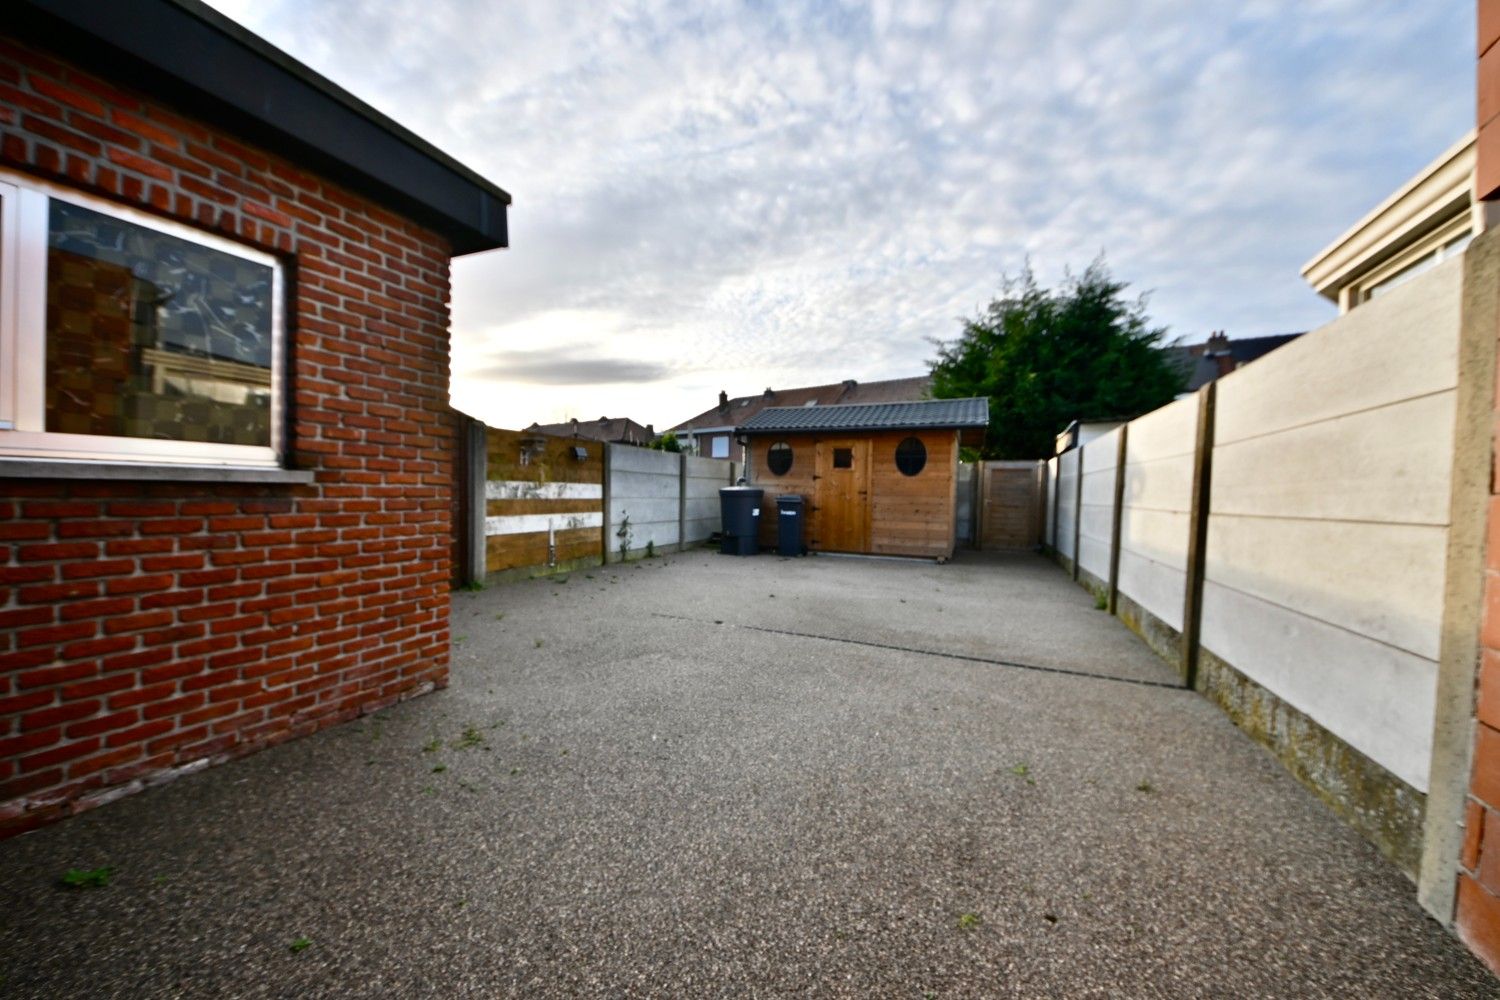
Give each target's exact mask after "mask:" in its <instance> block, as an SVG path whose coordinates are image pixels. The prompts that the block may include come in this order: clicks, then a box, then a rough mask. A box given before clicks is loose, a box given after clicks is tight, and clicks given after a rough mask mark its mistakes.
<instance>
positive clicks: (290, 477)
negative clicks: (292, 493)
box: [0, 458, 317, 486]
mask: <svg viewBox="0 0 1500 1000" xmlns="http://www.w3.org/2000/svg"><path fill="white" fill-rule="evenodd" d="M0 479H94V480H109V481H112V482H164V483H279V484H287V485H293V486H297V485H305V484H311V483H314V482H316V481H317V478H316V474H315V473H314V472H312V471H311V470H308V469H266V468H248V467H245V466H226V465H168V464H162V465H147V464H145V463H140V464H137V463H133V462H66V461H56V460H52V459H44V458H0Z"/></svg>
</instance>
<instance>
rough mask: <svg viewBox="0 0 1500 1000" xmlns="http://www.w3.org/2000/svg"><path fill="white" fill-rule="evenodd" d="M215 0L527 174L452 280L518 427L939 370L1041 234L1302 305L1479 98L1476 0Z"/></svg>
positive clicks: (1123, 269) (1048, 250)
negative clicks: (1331, 251)
mask: <svg viewBox="0 0 1500 1000" xmlns="http://www.w3.org/2000/svg"><path fill="white" fill-rule="evenodd" d="M221 6H223V7H225V8H226V9H227V10H228V12H229V13H231V14H232V15H233V16H235V17H236V18H238V19H239V20H241V21H242V22H244V23H245V24H246V25H247V26H249V27H250V28H252V29H253V30H255V31H257V32H259V33H260V34H262V35H264V36H266V37H267V38H268V39H269V40H271V41H272V42H273V43H275V44H277V45H280V46H282V47H283V48H285V49H287V50H288V51H289V52H291V53H292V54H293V55H295V56H297V57H298V58H301V59H303V60H304V61H306V62H308V63H309V64H311V65H312V66H313V67H314V68H316V69H318V70H320V71H321V72H324V73H326V74H327V75H329V76H330V77H332V78H333V79H334V80H336V81H338V82H339V83H341V84H343V85H344V86H346V87H348V88H349V89H350V90H352V91H353V92H355V93H356V94H358V95H360V96H361V97H363V98H365V99H366V100H368V101H370V102H371V103H372V104H374V105H376V106H377V107H380V108H381V109H382V110H384V111H386V112H388V113H390V114H391V115H393V116H394V117H396V118H397V119H398V120H400V121H402V122H403V123H405V124H407V125H408V126H410V127H412V128H413V129H414V130H415V131H417V132H419V133H421V134H423V135H424V136H426V137H428V138H430V139H432V140H433V141H434V142H436V143H437V144H439V145H440V146H442V147H443V148H445V149H447V150H449V151H450V152H452V153H454V154H455V155H456V156H458V157H459V158H460V159H463V160H464V161H466V162H468V163H470V164H471V165H473V166H474V167H476V168H477V169H479V170H480V171H482V172H483V173H485V174H486V175H487V176H490V177H493V178H494V179H495V180H496V181H497V182H499V183H500V184H501V185H502V186H504V187H505V188H506V189H507V190H509V191H511V193H512V194H513V195H514V196H515V205H514V206H513V208H512V211H511V232H512V249H510V250H507V251H504V252H500V253H493V254H485V255H480V256H477V257H474V258H468V259H460V260H459V261H458V262H456V264H455V270H454V325H455V368H456V370H458V371H460V373H461V374H460V375H459V376H458V377H457V378H456V381H455V387H454V398H455V402H457V403H458V404H459V405H461V406H465V407H474V408H476V412H477V413H478V415H480V416H482V417H484V418H486V419H488V420H491V421H493V422H497V423H504V424H510V425H513V426H519V425H522V424H526V423H529V422H531V421H532V420H548V419H556V418H560V417H565V416H580V417H594V416H598V415H599V412H596V411H602V412H608V413H609V414H610V415H629V416H632V417H635V418H636V419H638V420H641V421H642V422H648V421H649V422H654V423H656V424H657V425H658V426H664V425H666V424H670V423H673V422H676V421H677V420H680V419H684V418H686V417H688V416H690V415H692V414H694V413H697V412H699V411H700V410H702V409H705V408H707V407H708V406H709V405H711V404H712V403H713V401H714V399H715V398H716V396H717V391H718V389H719V388H720V387H721V386H722V387H723V388H725V389H727V390H729V392H730V393H731V394H739V393H749V392H755V391H759V390H760V389H761V388H763V387H764V386H765V385H766V384H772V385H793V384H803V383H809V382H823V381H836V380H838V379H842V378H846V377H853V378H859V379H861V380H870V379H874V378H879V377H886V376H897V375H904V374H912V373H915V372H919V371H921V370H923V367H924V366H923V362H924V360H925V359H926V358H927V357H928V356H929V354H930V349H929V347H928V345H927V343H926V340H925V338H927V337H931V336H939V337H946V336H951V335H953V334H954V332H955V331H956V329H957V324H956V319H957V318H958V317H960V316H962V315H967V314H969V313H971V312H972V311H973V310H974V309H975V308H977V307H978V306H980V305H981V304H982V303H983V302H985V301H986V300H987V299H988V297H989V296H990V294H991V293H992V292H993V291H994V290H995V288H996V287H997V283H998V277H999V275H1000V273H1001V271H1002V270H1006V269H1009V270H1014V269H1016V268H1017V267H1018V266H1020V264H1021V263H1022V262H1023V261H1024V260H1025V259H1026V257H1027V256H1030V258H1031V259H1032V261H1033V263H1034V264H1035V266H1036V268H1037V271H1038V273H1039V275H1040V276H1041V277H1042V279H1043V280H1044V281H1048V280H1055V279H1056V278H1057V277H1058V276H1059V275H1060V274H1061V272H1062V269H1063V268H1064V266H1068V265H1071V266H1073V267H1074V268H1078V267H1082V266H1083V265H1084V264H1086V263H1087V262H1088V261H1089V260H1090V259H1091V258H1092V257H1094V256H1095V254H1097V253H1098V252H1099V251H1100V250H1104V251H1106V252H1107V253H1108V257H1109V261H1110V264H1111V266H1112V267H1113V269H1114V270H1115V272H1116V274H1117V276H1119V277H1120V278H1122V279H1124V280H1127V281H1130V282H1131V283H1132V285H1133V287H1134V288H1135V289H1136V290H1150V291H1152V292H1153V295H1152V299H1151V311H1152V314H1153V316H1154V317H1155V318H1156V319H1157V320H1158V321H1160V322H1163V323H1165V324H1167V325H1168V326H1169V327H1170V328H1171V330H1172V332H1173V334H1181V335H1184V336H1186V337H1188V338H1189V339H1195V338H1199V337H1201V336H1203V335H1204V334H1205V333H1207V332H1208V331H1209V330H1211V329H1219V328H1223V329H1227V330H1228V331H1230V333H1231V334H1236V335H1252V334H1258V333H1270V332H1279V331H1284V330H1289V329H1300V328H1306V327H1308V326H1311V325H1315V324H1317V323H1320V322H1322V321H1324V320H1325V319H1326V318H1328V316H1329V315H1330V312H1331V310H1330V309H1329V308H1328V307H1327V306H1326V305H1325V304H1324V303H1322V302H1321V300H1319V299H1317V297H1316V296H1314V295H1313V293H1312V292H1311V291H1309V290H1308V289H1307V288H1306V286H1305V285H1304V284H1303V283H1302V282H1301V280H1300V278H1299V277H1298V269H1299V267H1300V265H1301V264H1302V263H1303V262H1304V261H1305V260H1306V259H1307V258H1308V257H1309V256H1311V255H1312V254H1313V253H1314V252H1316V251H1317V250H1318V249H1319V248H1320V247H1321V246H1323V245H1324V244H1325V243H1327V242H1328V241H1329V240H1330V239H1332V238H1333V237H1334V236H1336V235H1337V234H1338V233H1339V232H1340V231H1342V230H1343V229H1344V228H1345V227H1346V226H1347V225H1348V224H1349V223H1351V222H1352V221H1353V220H1354V219H1355V218H1357V217H1358V216H1359V215H1361V214H1362V213H1363V212H1364V211H1365V210H1366V209H1368V208H1369V207H1370V206H1372V205H1373V204H1375V203H1376V202H1377V201H1379V200H1380V199H1381V198H1382V197H1384V196H1385V195H1386V194H1387V193H1388V192H1389V191H1391V190H1392V189H1394V188H1395V187H1396V186H1397V185H1398V184H1400V183H1401V182H1402V181H1403V180H1405V179H1406V178H1407V177H1408V176H1409V175H1411V174H1412V173H1414V172H1415V171H1416V170H1417V169H1418V168H1420V167H1421V166H1422V165H1423V164H1424V163H1425V162H1427V161H1428V160H1429V159H1431V158H1432V157H1433V156H1435V155H1436V154H1437V153H1439V152H1440V151H1442V150H1443V149H1444V148H1446V147H1447V146H1448V145H1449V144H1450V143H1451V142H1452V141H1453V140H1454V139H1455V138H1457V137H1458V136H1459V135H1460V134H1462V133H1463V131H1465V129H1466V128H1467V127H1468V126H1469V124H1470V122H1471V120H1472V118H1473V110H1472V100H1473V98H1472V72H1473V58H1472V48H1473V27H1472V24H1471V23H1470V21H1471V19H1472V11H1471V10H1470V9H1469V8H1467V7H1465V6H1464V5H1461V4H1460V5H1449V4H1404V3H1399V2H1395V0H1361V2H1356V0H1321V2H1305V3H1291V2H1285V3H1274V2H1269V0H1267V2H1258V3H1255V4H1253V5H1251V4H1245V5H1229V4H1203V3H1198V2H1194V0H1154V2H1143V3H1138V4H1130V5H1121V4H1118V3H1114V2H1105V0H1075V2H1072V3H1067V4H1059V3H1055V2H1048V0H1025V2H1022V0H1017V2H1015V3H1007V4H996V3H992V2H985V0H974V2H962V3H957V2H956V3H925V4H913V3H882V4H877V5H875V6H874V7H873V9H867V8H866V7H865V6H863V5H860V4H855V3H852V2H851V3H846V4H840V3H837V2H822V3H811V2H809V3H806V4H791V3H788V4H764V3H760V4H739V3H729V2H691V3H690V2H674V0H636V2H633V3H630V4H624V5H609V6H606V7H601V8H598V9H596V10H595V11H594V12H592V13H588V12H584V13H580V8H579V7H578V6H576V5H570V4H557V3H550V2H546V0H517V2H512V3H505V4H494V3H483V2H479V0H427V2H424V3H422V4H421V5H417V4H413V3H410V2H398V0H368V2H366V3H364V4H360V5H350V4H345V3H335V2H333V0H296V2H295V3H294V2H292V0H284V2H282V3H279V4H277V3H270V4H267V3H260V4H249V3H246V2H244V0H237V2H232V3H231V2H230V0H225V2H224V3H222V4H221ZM543 355H545V357H546V358H551V359H554V360H556V359H562V360H563V361H566V364H563V365H562V367H560V368H549V367H547V365H548V364H551V362H550V361H548V362H546V363H544V359H543ZM575 357H576V358H577V360H576V361H574V360H572V359H573V358H575ZM486 358H489V359H491V360H492V361H494V362H496V363H498V364H501V365H502V367H501V368H500V369H499V371H500V372H501V373H502V374H499V375H496V374H494V372H495V371H496V367H495V364H494V363H489V362H487V361H486V360H485V359H486ZM526 359H529V360H527V364H531V363H535V364H536V365H540V367H534V368H532V369H527V370H525V371H523V370H521V369H523V368H525V365H524V364H522V363H521V362H522V360H526ZM507 361H508V362H509V363H510V364H511V365H512V367H513V368H515V369H517V371H516V377H514V378H506V377H504V376H503V372H504V370H505V369H504V367H503V364H504V363H506V362H507ZM585 362H591V363H593V366H592V367H591V366H590V364H589V363H585ZM563 371H566V372H570V373H572V374H568V375H566V376H563V375H560V374H558V373H560V372H563ZM465 372H489V373H491V374H490V375H488V376H487V377H485V378H484V379H477V378H473V377H471V376H469V375H466V374H463V373H465ZM547 372H551V373H552V375H551V376H548V377H552V378H554V381H553V382H551V383H545V382H538V381H536V379H537V378H538V377H539V374H538V373H542V374H543V375H545V374H546V373H547ZM590 372H593V373H595V374H598V375H600V376H601V377H607V378H608V379H614V378H618V377H620V376H621V375H622V373H623V374H624V375H627V376H631V377H632V380H631V381H625V382H620V381H609V380H606V381H601V382H599V383H597V384H588V385H579V384H571V383H568V382H566V381H565V382H563V383H558V382H557V381H555V379H556V378H565V380H566V379H573V378H576V377H580V376H581V375H587V374H589V373H590ZM528 379H529V380H530V381H528Z"/></svg>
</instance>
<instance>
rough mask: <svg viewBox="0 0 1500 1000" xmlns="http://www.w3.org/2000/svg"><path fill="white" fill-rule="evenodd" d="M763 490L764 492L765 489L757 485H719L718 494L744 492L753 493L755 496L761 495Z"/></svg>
mask: <svg viewBox="0 0 1500 1000" xmlns="http://www.w3.org/2000/svg"><path fill="white" fill-rule="evenodd" d="M765 492H766V491H765V490H763V489H761V488H760V487H758V486H720V487H719V495H720V496H723V495H724V494H725V493H730V494H734V493H744V494H746V495H749V494H751V493H754V494H755V495H756V496H762V495H763V494H764V493H765Z"/></svg>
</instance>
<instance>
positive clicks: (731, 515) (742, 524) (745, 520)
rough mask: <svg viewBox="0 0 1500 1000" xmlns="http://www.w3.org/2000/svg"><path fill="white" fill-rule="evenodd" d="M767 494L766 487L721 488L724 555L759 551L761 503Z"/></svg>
mask: <svg viewBox="0 0 1500 1000" xmlns="http://www.w3.org/2000/svg"><path fill="white" fill-rule="evenodd" d="M765 495H766V494H765V490H758V489H756V488H754V487H753V486H725V487H722V488H721V489H720V490H719V514H720V517H721V519H722V521H723V530H722V531H721V532H720V539H721V540H720V542H719V551H720V552H721V553H722V554H724V555H726V556H753V555H755V554H756V553H757V552H759V551H760V502H761V499H762V498H763V497H764V496H765Z"/></svg>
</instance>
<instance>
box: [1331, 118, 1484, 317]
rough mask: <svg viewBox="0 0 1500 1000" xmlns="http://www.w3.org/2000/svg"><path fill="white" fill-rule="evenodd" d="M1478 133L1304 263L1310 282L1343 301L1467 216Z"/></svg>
mask: <svg viewBox="0 0 1500 1000" xmlns="http://www.w3.org/2000/svg"><path fill="white" fill-rule="evenodd" d="M1475 136H1476V133H1475V132H1473V131H1470V132H1469V134H1468V135H1466V136H1464V137H1463V138H1462V139H1460V140H1459V141H1458V142H1457V143H1455V144H1454V145H1453V146H1452V147H1450V148H1449V149H1448V150H1446V151H1445V152H1444V153H1443V154H1442V155H1441V156H1439V157H1438V158H1437V159H1436V160H1433V161H1432V162H1431V163H1429V164H1428V165H1427V166H1426V167H1425V168H1423V170H1422V172H1421V173H1419V174H1417V176H1415V177H1413V178H1412V179H1411V180H1409V181H1407V182H1406V183H1405V184H1403V185H1401V187H1400V188H1399V189H1397V191H1396V192H1395V193H1394V194H1392V195H1391V196H1390V197H1389V198H1386V199H1385V200H1384V201H1382V202H1381V203H1380V204H1379V205H1376V206H1375V207H1374V208H1373V209H1371V210H1370V212H1369V213H1368V214H1366V215H1365V217H1364V218H1362V219H1360V220H1359V221H1358V222H1356V223H1355V224H1354V225H1353V226H1352V227H1350V229H1349V230H1348V231H1347V232H1345V233H1344V235H1342V236H1340V237H1339V238H1338V239H1336V240H1334V241H1333V242H1332V243H1330V244H1329V245H1328V246H1327V247H1324V248H1323V250H1322V251H1321V252H1320V253H1319V254H1318V255H1317V256H1316V257H1314V258H1313V259H1312V260H1310V261H1308V262H1307V263H1306V264H1304V265H1303V266H1302V277H1303V278H1304V279H1306V281H1307V283H1308V284H1309V285H1311V286H1312V287H1313V289H1314V290H1315V291H1317V293H1318V294H1319V295H1322V296H1325V297H1327V298H1330V299H1333V300H1334V301H1338V297H1339V291H1340V290H1341V289H1342V288H1344V287H1345V286H1346V285H1349V284H1351V283H1353V282H1354V281H1356V280H1358V279H1359V278H1360V277H1362V276H1363V275H1364V274H1366V273H1367V272H1368V271H1370V270H1371V269H1372V268H1375V267H1377V266H1379V265H1380V264H1381V263H1383V262H1384V261H1386V260H1388V259H1390V258H1391V257H1393V256H1395V255H1396V254H1399V253H1400V252H1401V251H1402V250H1404V249H1406V248H1407V247H1409V246H1411V245H1413V244H1414V243H1416V242H1418V241H1419V240H1421V239H1422V238H1423V237H1424V236H1426V235H1428V234H1429V233H1432V232H1434V231H1435V230H1437V229H1439V228H1441V227H1442V226H1444V225H1447V224H1448V223H1451V222H1453V221H1454V220H1456V219H1459V218H1461V217H1463V216H1465V215H1467V214H1468V212H1469V210H1470V205H1471V204H1472V201H1473V197H1472V191H1473V188H1474V164H1475V159H1476V157H1475Z"/></svg>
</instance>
